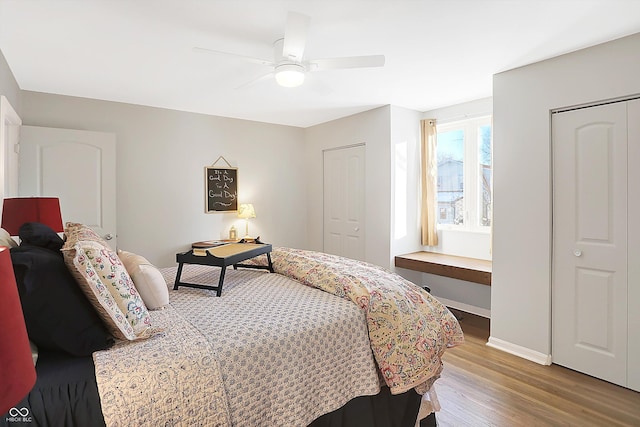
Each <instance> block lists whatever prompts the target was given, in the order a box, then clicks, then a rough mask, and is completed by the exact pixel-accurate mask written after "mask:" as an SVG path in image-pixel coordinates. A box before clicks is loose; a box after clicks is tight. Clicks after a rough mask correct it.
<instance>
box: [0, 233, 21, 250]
mask: <svg viewBox="0 0 640 427" xmlns="http://www.w3.org/2000/svg"><path fill="white" fill-rule="evenodd" d="M0 246H6V247H8V248H15V247H16V246H18V244H17V243H16V241H15V240H13V239H12V238H11V235H10V234H9V233H8V232H7V230H5V229H4V228H0Z"/></svg>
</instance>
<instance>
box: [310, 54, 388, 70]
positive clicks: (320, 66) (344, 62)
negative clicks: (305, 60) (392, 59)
mask: <svg viewBox="0 0 640 427" xmlns="http://www.w3.org/2000/svg"><path fill="white" fill-rule="evenodd" d="M384 62H385V58H384V55H366V56H345V57H342V58H327V59H314V60H312V61H309V70H310V71H321V70H334V69H339V68H365V67H382V66H383V65H384Z"/></svg>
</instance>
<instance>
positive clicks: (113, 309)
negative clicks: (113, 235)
mask: <svg viewBox="0 0 640 427" xmlns="http://www.w3.org/2000/svg"><path fill="white" fill-rule="evenodd" d="M94 234H95V233H94ZM74 235H75V236H76V237H77V236H80V235H82V233H77V234H71V235H69V236H67V240H66V242H65V244H64V247H63V248H62V253H63V254H64V260H65V263H66V264H67V267H68V268H69V270H70V271H71V274H72V275H73V276H74V277H75V279H76V281H77V282H78V284H79V285H80V288H81V289H82V291H83V292H84V294H85V295H86V296H87V298H88V299H89V301H90V302H91V303H92V305H93V307H94V308H95V309H96V311H97V312H98V314H99V315H100V317H101V318H102V320H103V321H104V322H105V323H106V325H107V328H108V329H109V331H110V332H111V333H112V334H113V336H115V337H116V338H120V339H127V340H135V339H139V338H147V337H149V336H150V334H151V317H150V316H149V311H148V310H147V307H146V306H145V304H144V301H142V298H141V297H140V295H139V294H138V292H137V290H136V288H135V286H134V284H133V281H132V280H131V277H130V276H129V274H128V273H127V270H126V269H125V267H124V265H122V262H121V261H120V258H118V255H117V254H116V253H115V252H114V251H112V250H111V249H110V248H109V247H108V246H106V245H103V244H102V243H100V242H98V241H90V240H88V241H85V240H78V241H74V240H73V237H72V236H74Z"/></svg>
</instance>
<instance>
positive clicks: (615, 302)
mask: <svg viewBox="0 0 640 427" xmlns="http://www.w3.org/2000/svg"><path fill="white" fill-rule="evenodd" d="M552 129H553V162H554V165H553V174H554V175H553V183H554V192H553V193H554V196H553V210H554V213H553V233H554V237H553V243H554V248H553V292H552V298H553V299H552V310H553V322H552V323H553V331H552V335H553V345H552V354H553V361H554V363H557V364H560V365H563V366H567V367H569V368H572V369H575V370H577V371H580V372H584V373H587V374H589V375H592V376H595V377H598V378H602V379H604V380H607V381H610V382H613V383H615V384H619V385H623V386H626V384H627V104H626V103H624V102H621V103H616V104H609V105H602V106H597V107H592V108H585V109H580V110H575V111H570V112H563V113H560V114H555V115H554V116H553V121H552ZM634 185H635V186H636V187H637V186H638V185H639V184H638V181H636V182H635V184H634Z"/></svg>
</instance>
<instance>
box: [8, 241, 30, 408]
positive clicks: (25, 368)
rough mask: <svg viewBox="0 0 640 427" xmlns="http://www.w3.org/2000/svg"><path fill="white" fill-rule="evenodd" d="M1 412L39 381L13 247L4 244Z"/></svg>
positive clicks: (21, 397) (17, 400)
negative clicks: (26, 323) (25, 318)
mask: <svg viewBox="0 0 640 427" xmlns="http://www.w3.org/2000/svg"><path fill="white" fill-rule="evenodd" d="M0 345H1V346H2V351H0V378H1V379H2V380H0V414H4V413H6V412H7V411H8V410H9V409H11V408H12V407H13V406H14V405H16V404H17V403H18V402H20V401H21V400H22V399H23V398H24V397H25V396H26V395H27V393H29V391H30V390H31V388H33V385H34V384H35V382H36V370H35V367H34V365H33V357H32V356H31V347H30V345H29V337H28V336H27V327H26V326H25V323H24V315H23V314H22V306H21V305H20V297H19V296H18V286H17V285H16V278H15V276H14V273H13V265H12V264H11V256H10V255H9V248H6V247H4V246H2V247H0Z"/></svg>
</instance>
